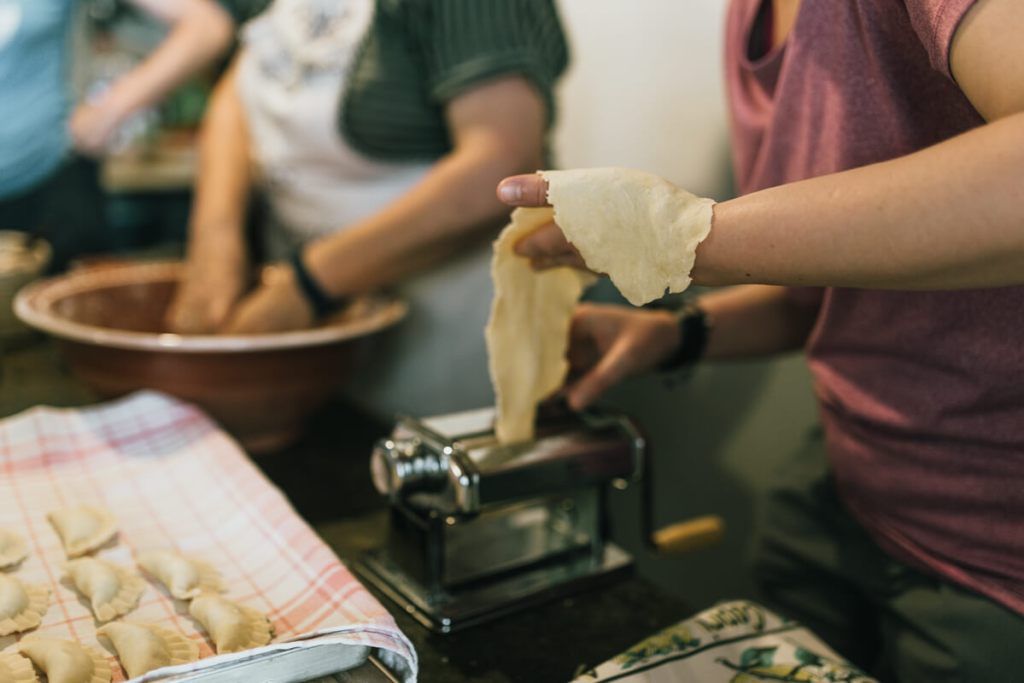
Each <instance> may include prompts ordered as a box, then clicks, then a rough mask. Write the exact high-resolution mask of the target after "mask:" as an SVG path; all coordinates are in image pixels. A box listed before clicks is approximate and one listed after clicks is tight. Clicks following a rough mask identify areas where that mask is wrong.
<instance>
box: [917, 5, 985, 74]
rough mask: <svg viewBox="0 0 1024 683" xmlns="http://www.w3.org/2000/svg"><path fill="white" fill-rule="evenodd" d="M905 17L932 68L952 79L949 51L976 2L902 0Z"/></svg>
mask: <svg viewBox="0 0 1024 683" xmlns="http://www.w3.org/2000/svg"><path fill="white" fill-rule="evenodd" d="M904 1H905V2H906V6H907V13H908V14H909V15H910V21H911V23H912V24H913V26H914V31H915V32H916V33H917V37H918V38H919V39H920V40H921V44H923V45H924V48H925V50H927V51H928V58H929V59H930V60H931V64H932V68H934V69H935V70H936V71H939V72H941V73H943V74H944V75H946V76H947V77H949V78H952V77H953V75H952V73H951V72H950V68H949V48H950V45H951V44H952V42H953V35H954V34H955V33H956V29H957V27H959V26H960V22H961V21H963V18H964V16H965V15H966V14H967V11H968V10H969V9H971V7H973V6H974V3H975V2H977V0H904Z"/></svg>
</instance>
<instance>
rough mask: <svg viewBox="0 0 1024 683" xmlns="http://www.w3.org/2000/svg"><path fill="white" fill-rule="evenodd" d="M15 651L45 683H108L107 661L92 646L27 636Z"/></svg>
mask: <svg viewBox="0 0 1024 683" xmlns="http://www.w3.org/2000/svg"><path fill="white" fill-rule="evenodd" d="M18 650H19V651H20V652H21V653H22V654H23V655H25V656H26V657H28V658H29V659H31V660H32V662H33V663H34V664H35V665H36V666H37V667H39V669H40V670H41V671H42V672H43V673H44V674H46V680H47V682H48V683H110V678H111V669H110V662H109V661H107V658H106V657H105V656H103V655H102V654H100V653H99V652H97V651H96V650H94V649H93V648H91V647H85V646H84V645H81V644H79V643H76V642H74V641H71V640H58V639H56V638H43V637H40V636H29V637H28V638H24V639H23V640H22V641H21V642H20V643H18ZM2 680H3V678H2V677H0V681H2Z"/></svg>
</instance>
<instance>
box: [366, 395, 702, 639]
mask: <svg viewBox="0 0 1024 683" xmlns="http://www.w3.org/2000/svg"><path fill="white" fill-rule="evenodd" d="M493 422H494V411H493V409H490V408H488V409H484V410H477V411H470V412H465V413H456V414H451V415H443V416H438V417H431V418H425V419H411V418H405V419H401V420H400V421H399V422H398V424H397V426H396V428H395V430H394V432H393V434H392V435H391V437H389V438H387V439H383V440H382V441H380V442H379V443H378V444H377V446H376V448H375V449H374V452H373V455H372V457H371V474H372V477H373V482H374V486H375V487H376V488H377V490H378V491H380V493H381V494H383V495H384V496H386V497H387V498H388V500H389V502H390V504H391V508H390V526H389V531H388V535H387V538H386V540H385V541H384V544H383V546H382V547H380V548H378V549H376V550H375V551H371V552H370V553H368V554H367V555H366V556H364V557H363V558H362V560H361V561H360V562H359V563H358V564H357V565H356V567H355V570H356V572H357V573H358V574H359V575H360V577H361V578H362V579H364V580H365V581H366V582H367V583H369V584H371V585H372V586H375V587H376V588H377V589H378V590H379V591H380V592H382V593H384V594H385V595H386V596H387V597H389V598H391V599H392V600H394V601H395V602H397V603H398V604H399V605H400V606H401V607H402V608H403V609H404V610H405V611H407V612H409V613H410V614H411V615H413V616H414V617H415V618H416V619H417V620H418V621H420V622H421V623H422V624H424V625H426V626H428V627H430V628H432V629H434V630H436V631H439V632H442V633H447V632H450V631H453V630H456V629H460V628H463V627H466V626H470V625H473V624H475V623H479V622H482V621H485V620H488V619H492V618H495V617H498V616H501V615H502V614H506V613H508V612H511V611H514V610H518V609H523V608H526V607H529V606H531V605H534V604H536V603H538V602H540V601H545V600H549V599H552V598H555V597H558V596H561V595H565V594H567V593H570V592H576V591H579V590H583V589H585V588H587V587H591V586H594V585H598V584H600V583H602V582H607V581H611V580H613V579H615V578H616V577H619V576H622V575H624V574H626V573H628V572H629V571H630V570H631V568H632V564H633V562H632V557H631V556H630V555H629V554H628V553H626V552H625V551H624V550H622V549H621V548H619V547H618V546H617V545H615V544H614V543H612V542H610V541H609V540H608V528H607V527H608V524H607V514H606V509H605V498H606V496H607V494H608V491H609V490H614V489H623V488H625V487H626V486H627V485H628V484H630V483H632V482H637V481H644V482H645V484H646V486H647V488H648V490H647V495H645V496H644V498H645V500H644V523H645V531H646V532H648V533H647V537H648V538H649V539H650V541H651V543H652V544H653V545H654V546H656V547H658V548H660V549H663V550H669V551H673V550H677V549H686V548H689V547H693V546H695V545H698V544H703V543H704V542H707V541H708V540H712V539H714V538H717V537H718V536H719V535H720V534H721V520H720V519H719V518H717V517H711V518H702V519H699V520H696V521H693V522H686V523H683V524H681V525H675V526H673V527H670V528H668V529H663V530H661V531H659V532H656V533H654V534H650V533H649V532H650V528H651V514H650V509H651V503H650V490H649V483H650V481H651V479H650V476H649V472H648V476H646V477H645V476H644V473H645V470H648V469H649V462H647V461H646V458H647V443H646V440H645V439H644V437H643V435H642V434H641V432H640V431H639V429H638V428H637V426H636V425H635V424H634V423H633V422H632V421H631V420H630V419H628V418H626V417H624V416H621V415H610V414H596V413H585V414H578V415H575V414H571V413H569V412H568V411H566V410H561V411H558V410H556V411H551V412H548V413H547V414H543V415H542V416H541V417H540V418H539V419H538V422H537V435H536V438H535V439H534V440H533V441H531V442H528V443H524V444H513V445H499V444H498V443H497V441H496V438H495V436H494V430H493Z"/></svg>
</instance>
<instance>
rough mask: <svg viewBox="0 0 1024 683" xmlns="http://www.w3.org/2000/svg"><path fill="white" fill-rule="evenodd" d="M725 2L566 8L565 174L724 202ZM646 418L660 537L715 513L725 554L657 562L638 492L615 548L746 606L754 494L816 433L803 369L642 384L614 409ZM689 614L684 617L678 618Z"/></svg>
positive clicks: (622, 393) (620, 2)
mask: <svg viewBox="0 0 1024 683" xmlns="http://www.w3.org/2000/svg"><path fill="white" fill-rule="evenodd" d="M726 4H727V3H726V0H628V1H627V0H560V7H561V10H562V17H563V20H564V22H565V24H566V28H567V30H568V32H569V34H570V39H571V41H572V47H573V66H572V68H571V71H570V72H569V74H568V75H567V77H566V79H565V80H564V83H563V86H562V90H561V95H562V98H561V116H560V125H559V128H558V130H557V135H556V138H555V151H556V154H557V160H558V163H559V165H561V166H563V167H574V166H607V165H616V166H627V167H633V168H641V169H646V170H650V171H654V172H656V173H658V174H660V175H662V176H664V177H666V178H668V179H669V180H671V181H673V182H674V183H676V184H677V185H680V186H681V187H684V188H686V189H688V190H690V191H692V192H696V193H698V194H702V195H706V196H711V197H714V198H716V199H725V198H727V197H728V196H729V195H730V193H731V189H730V181H729V170H728V169H729V158H728V130H727V121H726V109H725V100H724V93H723V87H722V66H721V63H722V24H723V13H724V9H725V6H726ZM608 403H609V404H611V405H612V406H614V407H617V408H620V409H622V410H625V411H626V412H628V413H630V414H633V415H635V416H637V417H638V418H640V420H641V422H642V423H643V425H644V427H645V428H646V429H647V431H648V433H649V435H650V436H651V441H652V443H653V445H654V448H655V450H656V453H655V465H656V472H657V474H656V493H655V497H656V500H657V509H656V515H657V519H658V520H659V521H660V522H661V523H662V524H667V523H670V522H673V521H677V520H680V519H683V518H687V517H690V516H694V515H699V514H707V513H711V512H714V513H718V514H721V515H723V516H724V517H725V518H726V522H727V524H728V527H729V528H728V532H727V535H726V539H725V541H724V542H723V543H722V544H720V545H719V546H717V547H715V548H712V549H708V550H704V551H699V552H696V553H692V554H689V555H684V556H678V557H672V558H660V557H656V556H654V555H652V554H650V553H649V552H647V551H645V550H644V549H643V547H642V545H641V538H640V534H639V519H638V516H637V512H638V510H639V496H638V494H639V491H637V490H632V491H629V492H627V493H625V494H617V495H615V496H613V524H614V531H613V533H614V535H615V538H616V540H617V541H618V542H620V543H621V544H622V545H624V546H626V547H627V548H628V549H629V550H630V551H631V552H634V553H635V554H636V556H637V559H638V564H639V567H640V571H641V573H642V574H643V575H645V576H647V577H648V578H652V579H654V580H655V581H656V582H657V583H659V584H660V585H662V586H664V587H666V588H668V589H670V590H672V591H674V592H676V593H678V594H680V595H682V596H683V597H685V598H686V599H687V600H688V601H689V602H690V603H691V605H692V606H693V607H694V608H695V609H697V608H703V607H704V606H706V605H707V604H709V603H711V602H713V601H714V600H717V599H720V598H725V597H740V596H745V595H748V594H749V593H750V592H751V590H752V587H751V584H750V582H749V578H748V575H747V571H746V567H745V561H746V554H747V551H748V546H749V541H750V539H751V537H752V529H753V526H754V519H755V517H756V512H757V507H758V503H759V494H760V493H761V492H763V490H764V488H765V481H766V480H767V479H768V478H769V477H770V475H771V472H772V470H773V468H774V467H775V465H776V463H778V462H779V461H780V460H781V459H783V458H784V457H785V456H786V454H787V453H789V452H791V451H792V450H793V449H794V448H796V447H797V445H798V444H799V442H800V440H801V438H802V437H803V435H804V434H805V432H806V431H807V429H808V427H809V426H810V425H811V424H812V423H813V421H814V402H813V399H812V397H811V393H810V389H809V382H808V377H807V372H806V369H805V367H804V364H803V361H802V359H801V358H797V357H792V358H789V359H787V360H784V361H777V362H772V363H746V364H732V365H721V366H717V367H711V368H703V369H701V370H700V371H699V372H698V373H697V374H696V375H695V376H694V377H693V378H692V379H691V380H690V381H689V382H687V383H686V384H685V385H683V386H680V387H676V388H674V389H670V388H666V387H665V386H664V383H663V382H662V381H660V380H659V379H657V378H647V379H641V380H636V381H633V382H631V383H629V384H628V385H626V386H624V387H622V388H621V390H619V391H617V392H616V393H615V394H614V395H613V396H612V397H611V398H610V400H609V401H608ZM682 616H683V615H680V617H682Z"/></svg>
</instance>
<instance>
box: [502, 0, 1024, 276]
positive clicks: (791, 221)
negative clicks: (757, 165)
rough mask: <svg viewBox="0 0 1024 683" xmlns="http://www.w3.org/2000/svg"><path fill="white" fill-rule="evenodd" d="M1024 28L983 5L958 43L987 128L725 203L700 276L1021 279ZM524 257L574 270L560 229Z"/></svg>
mask: <svg viewBox="0 0 1024 683" xmlns="http://www.w3.org/2000/svg"><path fill="white" fill-rule="evenodd" d="M1022 24H1024V5H1022V4H1021V3H1019V2H1016V1H1015V0H981V1H980V2H979V3H978V4H977V5H975V6H974V8H973V9H972V10H971V11H970V12H969V13H968V15H967V17H966V18H965V20H964V21H963V22H962V24H961V26H960V28H959V29H958V31H957V33H956V36H955V38H954V42H953V46H952V51H951V65H952V69H953V74H954V76H955V77H956V79H957V82H958V83H959V85H960V87H961V89H962V90H963V92H964V93H965V94H966V95H967V97H968V98H969V99H970V101H971V102H972V103H973V105H974V106H975V108H976V109H977V110H978V111H979V112H980V113H981V114H982V115H983V116H984V117H985V118H986V119H987V120H988V121H989V123H988V124H986V125H984V126H981V127H980V128H977V129H975V130H972V131H969V132H967V133H964V134H963V135H959V136H957V137H955V138H953V139H950V140H948V141H945V142H943V143H941V144H938V145H935V146H933V147H930V148H928V149H924V150H921V151H919V152H916V153H914V154H910V155H907V156H904V157H901V158H899V159H894V160H892V161H887V162H884V163H878V164H872V165H870V166H865V167H862V168H857V169H853V170H850V171H845V172H842V173H836V174H832V175H827V176H821V177H818V178H813V179H810V180H805V181H802V182H797V183H789V184H786V185H781V186H779V187H775V188H771V189H768V190H763V191H761V192H756V193H753V194H750V195H746V196H744V197H739V198H736V199H733V200H730V201H727V202H722V203H720V204H718V205H716V207H715V218H714V227H713V228H712V230H711V234H710V235H709V237H708V239H707V240H705V241H704V243H703V244H701V246H700V248H699V249H698V250H697V262H696V266H695V268H694V271H693V276H694V280H695V281H696V282H698V283H700V284H707V285H726V284H744V283H755V282H756V283H765V284H782V285H797V286H799V285H820V286H846V287H864V288H893V289H963V288H980V287H995V286H1002V285H1017V284H1024V230H1022V229H1021V226H1022V225H1024V185H1022V184H1021V182H1020V178H1022V177H1024V42H1022V41H1020V40H1019V36H1018V31H1017V30H1016V27H1018V26H1020V25H1022ZM503 189H511V190H512V192H511V195H512V197H511V199H512V201H511V202H510V203H516V204H532V203H536V201H537V200H538V199H542V195H543V194H544V188H543V184H542V183H541V182H539V178H536V177H531V178H529V179H525V178H524V179H512V180H511V181H507V183H506V184H505V185H503ZM515 195H518V197H519V198H518V199H516V198H515ZM521 250H522V252H523V253H525V254H530V255H538V254H541V255H543V254H549V255H554V256H555V257H556V259H561V260H563V261H568V262H574V261H573V258H574V255H573V254H571V252H570V251H569V250H568V249H567V247H566V245H565V242H564V240H561V239H560V235H558V234H555V233H553V231H552V230H547V231H544V232H543V233H542V234H541V233H539V234H538V235H536V237H535V238H533V240H532V241H531V243H530V244H524V245H522V248H521Z"/></svg>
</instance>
